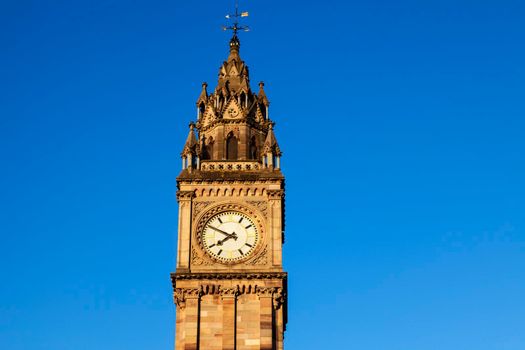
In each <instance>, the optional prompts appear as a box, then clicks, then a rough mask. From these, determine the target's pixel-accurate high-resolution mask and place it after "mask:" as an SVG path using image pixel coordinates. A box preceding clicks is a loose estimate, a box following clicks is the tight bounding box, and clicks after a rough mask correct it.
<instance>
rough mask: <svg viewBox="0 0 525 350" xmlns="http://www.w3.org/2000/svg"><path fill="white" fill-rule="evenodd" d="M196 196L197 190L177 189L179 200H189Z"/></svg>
mask: <svg viewBox="0 0 525 350" xmlns="http://www.w3.org/2000/svg"><path fill="white" fill-rule="evenodd" d="M194 197H195V191H177V200H178V201H184V200H186V201H189V200H191V199H192V198H194Z"/></svg>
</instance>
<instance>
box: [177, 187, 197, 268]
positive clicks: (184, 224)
mask: <svg viewBox="0 0 525 350" xmlns="http://www.w3.org/2000/svg"><path fill="white" fill-rule="evenodd" d="M194 197H195V193H194V191H178V192H177V201H178V202H179V235H178V236H179V240H178V246H177V250H178V254H177V269H178V270H181V269H182V270H184V269H189V267H190V234H191V206H192V200H193V198H194Z"/></svg>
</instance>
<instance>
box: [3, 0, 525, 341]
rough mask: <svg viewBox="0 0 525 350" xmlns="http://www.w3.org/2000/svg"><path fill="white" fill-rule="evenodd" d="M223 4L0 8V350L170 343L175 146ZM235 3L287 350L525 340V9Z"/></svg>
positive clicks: (220, 45) (221, 38)
mask: <svg viewBox="0 0 525 350" xmlns="http://www.w3.org/2000/svg"><path fill="white" fill-rule="evenodd" d="M232 2H233V1H226V0H220V1H216V0H214V1H211V0H210V1H200V2H197V1H167V0H164V1H160V0H159V1H154V0H150V1H143V0H131V1H130V0H126V1H124V0H113V1H111V0H92V1H87V0H82V1H80V0H79V1H65V0H49V1H26V0H16V1H15V0H11V1H7V0H3V1H1V3H0V60H1V64H0V81H1V84H0V167H1V168H0V169H1V171H0V195H1V201H0V230H1V231H0V238H1V241H0V269H1V270H0V276H1V282H0V348H1V349H3V350H4V349H5V350H47V349H49V350H71V349H78V350H80V349H87V350H93V349H97V350H106V349H108V350H110V349H111V350H115V349H127V350H135V349H158V350H161V349H162V350H165V349H171V348H172V347H173V336H174V313H175V307H174V306H173V304H172V299H171V293H172V291H171V284H170V280H169V273H170V271H172V270H173V269H174V264H175V248H176V247H175V242H176V224H177V206H176V200H175V196H174V195H175V190H176V189H175V177H176V175H177V174H178V172H179V171H180V159H179V153H180V151H181V149H182V146H183V142H184V139H185V137H186V135H187V125H188V122H189V121H190V120H193V119H194V116H195V104H194V103H195V100H196V98H197V97H198V94H199V92H200V84H201V82H202V81H207V82H208V83H209V84H210V85H211V87H213V86H215V83H216V78H217V73H218V68H219V66H220V64H221V63H222V61H223V60H224V59H225V58H226V57H227V42H228V40H229V36H228V34H225V33H223V32H222V31H220V29H219V28H220V26H221V25H222V24H223V15H224V14H225V13H227V12H228V11H229V10H230V9H231V8H232ZM244 3H245V5H244V6H242V7H243V8H244V9H246V10H248V11H250V15H251V16H250V19H249V24H250V25H251V26H252V28H253V31H252V32H251V33H246V34H242V36H241V42H242V47H241V55H242V57H243V58H244V59H245V61H246V62H247V63H248V65H249V66H250V68H251V77H252V84H254V85H255V84H256V83H257V82H259V81H260V80H264V81H265V82H266V92H267V94H268V97H269V98H270V100H271V102H272V105H271V111H270V113H271V117H272V118H273V119H274V120H275V121H276V122H277V126H276V132H277V137H278V140H279V142H280V145H281V148H282V150H283V151H284V157H283V168H284V172H285V174H286V176H287V197H286V200H287V206H286V223H287V226H286V228H287V229H286V237H287V239H286V244H285V257H284V261H285V267H286V270H287V271H288V272H289V274H290V282H289V283H290V284H289V288H290V290H289V302H290V308H289V311H290V317H289V324H288V331H287V334H286V349H287V350H303V349H366V350H385V349H388V350H443V349H447V350H473V349H475V350H523V349H525V298H524V295H525V277H524V275H525V274H524V271H525V159H524V158H525V137H524V132H525V102H524V94H525V63H524V62H525V47H524V42H525V25H524V21H525V5H524V2H523V1H520V0H516V1H506V0H498V1H496V0H493V1H490V0H487V1H484V0H477V1H474V0H470V1H466V0H427V1H416V0H399V1H386V0H385V1H378V0H368V1H331V0H326V1H320V2H313V1H312V2H310V1H274V0H266V1H245V2H244ZM314 281H315V283H314Z"/></svg>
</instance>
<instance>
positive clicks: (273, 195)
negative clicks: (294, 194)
mask: <svg viewBox="0 0 525 350" xmlns="http://www.w3.org/2000/svg"><path fill="white" fill-rule="evenodd" d="M267 193H268V198H270V199H280V198H284V190H268V191H267Z"/></svg>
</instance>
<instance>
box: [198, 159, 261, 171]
mask: <svg viewBox="0 0 525 350" xmlns="http://www.w3.org/2000/svg"><path fill="white" fill-rule="evenodd" d="M260 169H262V164H261V163H259V162H253V161H237V162H234V161H224V162H218V161H202V162H201V170H202V171H259V170H260Z"/></svg>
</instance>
